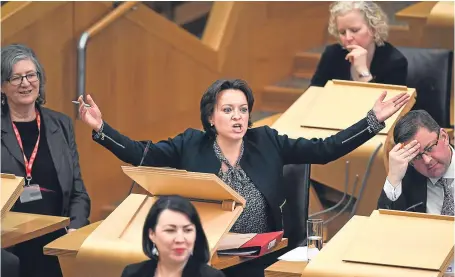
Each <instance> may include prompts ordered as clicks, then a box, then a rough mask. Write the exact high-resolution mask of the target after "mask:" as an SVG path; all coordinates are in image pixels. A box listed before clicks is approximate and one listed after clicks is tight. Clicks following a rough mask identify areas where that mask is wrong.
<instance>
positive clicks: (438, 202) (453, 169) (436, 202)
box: [384, 148, 455, 214]
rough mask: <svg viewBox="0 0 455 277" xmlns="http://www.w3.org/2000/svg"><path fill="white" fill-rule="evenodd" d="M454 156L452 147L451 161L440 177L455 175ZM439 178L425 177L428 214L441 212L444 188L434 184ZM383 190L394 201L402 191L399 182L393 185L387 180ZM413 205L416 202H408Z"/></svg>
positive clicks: (452, 176)
mask: <svg viewBox="0 0 455 277" xmlns="http://www.w3.org/2000/svg"><path fill="white" fill-rule="evenodd" d="M454 156H455V152H454V151H453V148H452V162H451V163H450V165H449V168H448V169H447V171H446V173H444V175H443V176H442V178H452V179H454V177H455V165H454ZM439 179H440V178H436V179H435V178H427V213H429V214H441V209H442V203H443V202H444V188H443V187H442V186H441V185H436V182H437V181H438V180H439ZM384 192H385V194H386V195H387V198H389V199H390V200H391V201H396V200H397V199H398V197H400V195H401V192H402V185H401V182H400V183H399V184H398V185H397V186H396V187H393V186H392V184H391V183H390V182H389V180H387V179H386V180H385V184H384ZM409 204H410V205H414V204H417V203H409Z"/></svg>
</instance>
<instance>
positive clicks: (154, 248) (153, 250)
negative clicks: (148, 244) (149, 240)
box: [152, 244, 160, 256]
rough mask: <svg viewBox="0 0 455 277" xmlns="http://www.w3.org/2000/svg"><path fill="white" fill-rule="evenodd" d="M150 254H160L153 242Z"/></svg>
mask: <svg viewBox="0 0 455 277" xmlns="http://www.w3.org/2000/svg"><path fill="white" fill-rule="evenodd" d="M152 255H153V256H159V255H160V253H159V252H158V249H157V248H156V245H155V244H153V248H152Z"/></svg>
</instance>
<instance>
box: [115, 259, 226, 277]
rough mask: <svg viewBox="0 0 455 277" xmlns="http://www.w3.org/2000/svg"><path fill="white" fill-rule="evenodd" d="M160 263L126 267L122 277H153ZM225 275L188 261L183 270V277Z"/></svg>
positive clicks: (211, 268)
mask: <svg viewBox="0 0 455 277" xmlns="http://www.w3.org/2000/svg"><path fill="white" fill-rule="evenodd" d="M157 265H158V263H157V261H156V260H147V261H143V262H140V263H137V264H130V265H128V266H126V267H125V269H124V270H123V272H122V276H121V277H153V276H155V271H156V267H157ZM224 276H225V275H224V273H223V272H222V271H220V270H218V269H215V268H213V267H210V266H208V265H207V264H204V263H202V264H198V263H195V262H191V260H190V261H188V263H187V265H186V266H185V269H184V270H183V273H182V277H224Z"/></svg>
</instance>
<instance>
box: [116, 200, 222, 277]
mask: <svg viewBox="0 0 455 277" xmlns="http://www.w3.org/2000/svg"><path fill="white" fill-rule="evenodd" d="M142 248H143V250H144V253H145V255H147V256H148V257H149V258H150V260H147V261H144V262H141V263H137V264H131V265H128V266H127V267H126V268H125V269H124V270H123V273H122V277H223V276H224V274H223V273H222V272H221V271H219V270H217V269H214V268H212V267H210V266H208V265H207V263H208V261H209V259H210V251H209V245H208V242H207V238H206V236H205V233H204V230H203V229H202V224H201V220H200V219H199V215H198V213H197V211H196V209H195V208H194V206H193V205H192V204H191V202H190V201H188V200H187V199H185V198H183V197H180V196H162V197H160V198H159V199H158V201H156V202H155V203H154V204H153V206H152V208H151V209H150V211H149V213H148V215H147V218H146V219H145V223H144V229H143V232H142Z"/></svg>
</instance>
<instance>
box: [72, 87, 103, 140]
mask: <svg viewBox="0 0 455 277" xmlns="http://www.w3.org/2000/svg"><path fill="white" fill-rule="evenodd" d="M77 101H78V102H79V116H80V118H81V120H82V121H83V122H84V123H86V124H87V125H88V126H90V127H91V128H92V129H93V130H95V131H97V132H98V131H99V130H100V128H101V126H102V125H103V119H102V116H101V111H100V109H99V108H98V106H97V105H96V104H95V101H93V99H92V97H91V96H90V95H87V103H88V104H89V105H90V107H87V106H86V105H85V103H84V99H83V98H82V96H80V97H79V98H78V99H77Z"/></svg>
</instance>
